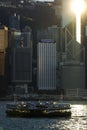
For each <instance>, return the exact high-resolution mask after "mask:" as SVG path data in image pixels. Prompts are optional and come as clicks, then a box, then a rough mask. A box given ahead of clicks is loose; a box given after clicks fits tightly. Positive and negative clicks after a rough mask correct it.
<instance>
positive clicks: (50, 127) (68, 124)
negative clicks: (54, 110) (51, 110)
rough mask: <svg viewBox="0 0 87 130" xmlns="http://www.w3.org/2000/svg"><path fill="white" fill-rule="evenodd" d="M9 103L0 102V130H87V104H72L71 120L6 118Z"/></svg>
mask: <svg viewBox="0 0 87 130" xmlns="http://www.w3.org/2000/svg"><path fill="white" fill-rule="evenodd" d="M6 103H7V102H0V130H87V102H86V101H85V102H84V101H83V102H70V103H71V111H72V116H71V118H64V117H62V118H61V117H60V118H59V117H57V118H10V117H6V114H5V109H6Z"/></svg>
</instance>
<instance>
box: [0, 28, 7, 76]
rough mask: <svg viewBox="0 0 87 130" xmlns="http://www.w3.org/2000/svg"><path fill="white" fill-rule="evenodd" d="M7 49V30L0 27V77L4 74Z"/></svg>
mask: <svg viewBox="0 0 87 130" xmlns="http://www.w3.org/2000/svg"><path fill="white" fill-rule="evenodd" d="M7 47H8V28H7V27H5V26H1V27H0V75H4V74H5V58H6V49H7Z"/></svg>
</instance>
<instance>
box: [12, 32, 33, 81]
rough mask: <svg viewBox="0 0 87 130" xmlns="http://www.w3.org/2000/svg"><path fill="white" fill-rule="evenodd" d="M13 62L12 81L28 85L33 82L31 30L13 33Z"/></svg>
mask: <svg viewBox="0 0 87 130" xmlns="http://www.w3.org/2000/svg"><path fill="white" fill-rule="evenodd" d="M10 42H11V43H12V45H10V46H11V48H12V49H11V55H12V56H11V60H12V81H13V82H20V83H23V82H24V83H28V82H31V81H32V41H31V32H30V31H29V30H27V31H24V32H20V31H15V30H14V31H13V32H12V38H11V39H10Z"/></svg>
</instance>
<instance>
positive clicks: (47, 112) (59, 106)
mask: <svg viewBox="0 0 87 130" xmlns="http://www.w3.org/2000/svg"><path fill="white" fill-rule="evenodd" d="M6 115H7V116H10V117H58V116H60V117H65V116H71V107H70V104H69V103H56V102H28V103H23V102H22V103H18V104H7V106H6Z"/></svg>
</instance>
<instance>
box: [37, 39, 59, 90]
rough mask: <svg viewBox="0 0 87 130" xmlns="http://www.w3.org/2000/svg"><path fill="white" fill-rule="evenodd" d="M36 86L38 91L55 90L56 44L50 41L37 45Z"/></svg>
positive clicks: (43, 41)
mask: <svg viewBox="0 0 87 130" xmlns="http://www.w3.org/2000/svg"><path fill="white" fill-rule="evenodd" d="M37 84H38V89H39V90H56V43H55V42H53V41H52V40H50V41H49V40H42V41H41V42H39V43H38V45H37Z"/></svg>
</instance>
